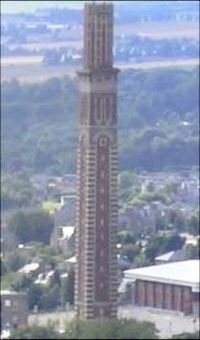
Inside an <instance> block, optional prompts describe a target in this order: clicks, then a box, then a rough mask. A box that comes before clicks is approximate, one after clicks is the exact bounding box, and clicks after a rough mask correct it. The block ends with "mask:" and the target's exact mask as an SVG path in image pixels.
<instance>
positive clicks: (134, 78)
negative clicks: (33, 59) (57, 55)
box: [1, 68, 199, 174]
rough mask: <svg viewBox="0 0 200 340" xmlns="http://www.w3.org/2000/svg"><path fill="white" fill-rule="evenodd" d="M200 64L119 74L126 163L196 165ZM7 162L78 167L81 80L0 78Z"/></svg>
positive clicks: (29, 167)
mask: <svg viewBox="0 0 200 340" xmlns="http://www.w3.org/2000/svg"><path fill="white" fill-rule="evenodd" d="M198 88H199V84H198V69H196V68H194V69H192V70H188V71H186V70H181V69H180V70H179V69H173V70H152V71H131V70H129V71H126V72H122V73H121V74H120V77H119V100H118V102H119V110H118V116H119V146H120V147H119V151H120V169H121V170H135V169H138V168H139V169H144V170H164V169H165V170H166V169H167V168H170V167H173V168H175V169H177V168H180V167H188V166H189V167H190V166H193V165H198V102H199V100H198ZM1 113H2V150H1V152H2V169H3V171H8V172H10V171H18V170H20V171H21V170H25V172H29V173H30V172H32V173H40V172H50V173H54V174H62V173H66V172H73V171H76V150H77V141H78V118H79V95H78V82H77V80H71V79H69V78H67V77H64V78H63V79H57V78H53V79H50V80H48V81H46V82H45V83H40V84H25V85H21V84H19V83H18V82H17V81H15V80H13V81H11V82H5V83H3V84H2V105H1Z"/></svg>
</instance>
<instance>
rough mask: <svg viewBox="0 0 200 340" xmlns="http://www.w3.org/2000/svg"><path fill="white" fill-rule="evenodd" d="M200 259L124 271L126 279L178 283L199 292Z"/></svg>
mask: <svg viewBox="0 0 200 340" xmlns="http://www.w3.org/2000/svg"><path fill="white" fill-rule="evenodd" d="M199 273H200V261H199V260H188V261H179V262H173V263H167V264H161V265H155V266H149V267H143V268H136V269H128V270H125V271H124V277H125V278H126V279H132V280H133V281H135V280H136V279H140V280H146V281H155V282H163V283H170V284H178V285H182V286H189V287H192V290H193V291H194V292H199V281H200V275H199Z"/></svg>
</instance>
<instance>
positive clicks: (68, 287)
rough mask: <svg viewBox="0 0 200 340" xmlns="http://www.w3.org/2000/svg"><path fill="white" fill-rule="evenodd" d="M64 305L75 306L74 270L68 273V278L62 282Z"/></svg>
mask: <svg viewBox="0 0 200 340" xmlns="http://www.w3.org/2000/svg"><path fill="white" fill-rule="evenodd" d="M61 300H62V305H63V306H64V305H65V304H66V303H69V304H70V305H73V304H74V270H71V271H69V272H68V277H67V278H64V279H63V280H62V286H61Z"/></svg>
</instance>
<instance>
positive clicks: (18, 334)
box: [11, 324, 63, 339]
mask: <svg viewBox="0 0 200 340" xmlns="http://www.w3.org/2000/svg"><path fill="white" fill-rule="evenodd" d="M11 339H63V338H62V336H61V335H60V334H59V333H58V332H57V331H56V330H55V326H54V325H53V324H49V325H48V326H46V327H45V326H37V325H33V326H30V327H27V328H25V329H22V330H14V331H13V332H12V333H11Z"/></svg>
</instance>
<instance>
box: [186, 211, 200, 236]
mask: <svg viewBox="0 0 200 340" xmlns="http://www.w3.org/2000/svg"><path fill="white" fill-rule="evenodd" d="M188 225H189V231H190V232H191V234H193V235H198V234H199V233H200V229H199V211H197V212H196V214H194V215H193V216H192V217H191V218H190V220H189V222H188Z"/></svg>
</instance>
